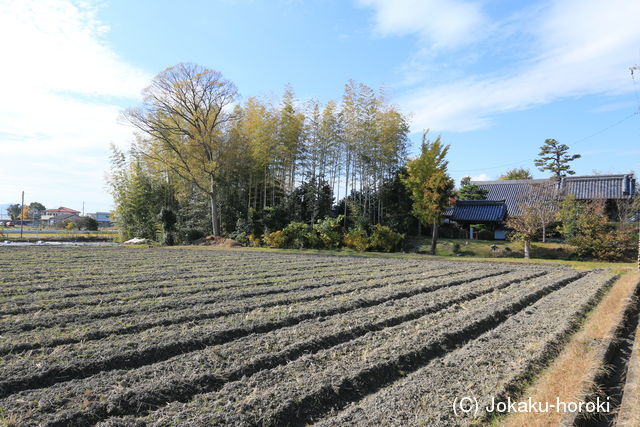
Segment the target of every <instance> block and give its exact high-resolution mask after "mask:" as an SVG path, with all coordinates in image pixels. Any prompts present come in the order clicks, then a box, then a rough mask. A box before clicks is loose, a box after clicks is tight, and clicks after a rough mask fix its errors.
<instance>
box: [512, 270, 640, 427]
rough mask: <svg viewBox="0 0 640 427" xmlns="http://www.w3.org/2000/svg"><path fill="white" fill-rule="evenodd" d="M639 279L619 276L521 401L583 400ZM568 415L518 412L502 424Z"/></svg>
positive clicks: (545, 421) (540, 422) (547, 421)
mask: <svg viewBox="0 0 640 427" xmlns="http://www.w3.org/2000/svg"><path fill="white" fill-rule="evenodd" d="M639 281H640V273H629V274H625V275H623V276H621V277H620V279H619V280H618V281H617V282H616V283H615V284H614V286H613V287H612V288H611V290H610V291H609V292H608V293H607V295H606V296H605V297H604V299H603V300H602V302H601V303H600V304H599V305H598V306H597V307H596V308H595V309H594V310H593V312H592V313H591V314H590V315H589V317H588V318H587V320H586V322H585V323H584V325H583V327H582V328H581V329H580V330H579V331H578V332H577V333H576V334H575V335H574V336H573V337H572V339H571V341H570V342H569V343H568V344H567V345H566V347H565V348H564V349H563V351H562V352H561V353H560V355H559V356H558V358H557V359H556V360H555V362H553V363H552V364H551V366H550V367H549V368H548V369H547V370H545V371H544V372H543V373H542V374H541V375H540V376H539V377H538V378H537V380H536V381H535V382H534V383H533V385H532V386H531V387H530V388H529V389H528V390H527V391H526V392H525V394H524V395H523V396H522V397H521V399H520V400H526V399H528V398H531V399H532V401H534V402H550V404H551V403H555V401H556V399H557V398H559V399H560V401H563V402H571V401H577V400H582V399H584V394H585V391H586V390H589V389H591V387H592V386H593V384H592V382H591V381H592V379H593V378H594V377H595V375H596V373H597V372H598V371H599V370H600V369H601V368H602V367H601V362H602V359H601V358H602V352H603V351H604V348H603V345H604V344H603V343H607V342H608V341H609V340H610V339H611V338H612V335H613V334H614V333H615V329H616V327H617V326H618V324H619V322H620V320H621V318H622V316H623V313H624V311H625V309H626V307H627V305H628V302H629V297H631V295H632V294H633V291H634V289H635V288H636V286H637V285H638V282H639ZM564 416H565V414H563V413H557V412H555V411H549V412H547V413H537V414H536V413H518V414H512V415H509V416H507V417H506V418H504V419H503V420H502V421H501V422H500V425H501V426H508V427H516V426H523V427H525V426H532V425H537V426H551V425H558V424H559V423H560V422H561V421H562V419H563V418H564Z"/></svg>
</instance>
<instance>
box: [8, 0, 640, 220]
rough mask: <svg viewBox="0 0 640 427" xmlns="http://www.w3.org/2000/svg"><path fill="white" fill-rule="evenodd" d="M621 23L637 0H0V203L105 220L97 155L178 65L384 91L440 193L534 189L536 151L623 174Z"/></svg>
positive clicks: (638, 11)
mask: <svg viewBox="0 0 640 427" xmlns="http://www.w3.org/2000/svg"><path fill="white" fill-rule="evenodd" d="M638 16H640V2H638V1H637V0H611V1H606V2H602V1H599V0H550V1H531V2H513V1H506V0H483V1H464V0H446V1H436V0H397V1H384V0H354V1H347V0H343V1H337V0H324V1H321V0H317V1H295V0H288V1H285V0H282V1H278V0H272V1H258V0H254V1H242V0H219V1H181V2H178V1H166V0H165V1H151V0H149V1H142V0H137V1H115V0H114V1H99V2H93V1H82V2H80V1H67V0H59V1H55V0H51V1H33V2H32V1H29V0H24V1H19V2H15V1H10V0H6V1H5V0H0V37H1V38H2V40H5V42H3V43H2V44H1V45H0V54H1V55H2V58H3V67H1V68H0V93H2V96H1V97H0V153H1V154H0V159H2V166H0V203H11V202H17V201H19V197H20V192H21V191H22V190H25V192H26V194H27V200H28V201H34V200H36V201H41V202H43V203H44V204H45V205H46V206H47V207H51V206H57V205H64V206H68V207H72V208H76V209H80V208H81V206H82V202H83V201H84V202H85V206H86V210H87V211H96V210H98V211H101V210H108V209H110V208H111V207H112V201H111V197H110V196H109V194H108V192H107V190H106V185H105V182H104V177H105V173H106V172H107V170H108V166H109V164H108V155H109V144H110V143H114V144H116V145H118V146H120V147H122V148H126V147H127V146H128V144H129V143H130V142H131V141H132V139H133V136H132V132H131V129H130V128H128V127H127V126H126V125H124V124H123V123H121V121H119V120H118V115H119V111H121V110H122V109H124V108H126V107H129V106H134V105H136V104H137V103H139V102H140V91H141V90H142V88H144V87H145V86H146V85H147V84H148V83H149V81H150V79H151V78H152V77H153V76H154V75H155V74H156V73H158V72H160V71H161V70H163V69H164V68H166V67H168V66H171V65H174V64H176V63H178V62H181V61H189V62H195V63H198V64H201V65H204V66H207V67H210V68H214V69H217V70H219V71H221V72H222V73H223V74H224V76H225V77H226V78H228V79H230V80H232V81H233V82H234V83H235V84H236V85H237V87H238V89H239V91H240V93H241V95H242V96H243V97H244V98H246V97H248V96H253V95H256V96H261V97H266V98H269V97H278V96H279V95H280V94H281V93H282V91H283V88H284V86H285V85H286V84H288V83H290V84H291V85H292V86H293V88H294V90H295V92H296V95H297V97H298V98H299V99H301V100H306V99H310V98H315V99H318V100H320V101H322V102H325V101H327V100H329V99H336V100H339V99H340V97H341V94H342V88H343V85H344V84H345V82H346V81H347V80H348V79H354V80H357V81H360V82H363V83H365V84H367V85H369V86H371V87H374V88H380V87H384V89H385V92H386V93H387V95H388V97H389V98H390V100H391V101H392V102H393V103H395V104H396V105H398V107H399V108H401V109H402V110H403V111H404V112H406V113H407V114H410V115H411V125H412V131H413V134H412V135H411V138H412V141H413V147H414V149H415V148H416V146H417V144H418V141H419V140H420V134H421V132H422V130H423V129H426V128H429V129H431V134H432V135H433V136H434V137H435V136H437V135H438V134H441V135H442V137H443V140H444V141H445V142H447V143H449V144H451V151H450V171H451V174H452V176H453V177H454V178H456V180H457V179H459V178H460V177H462V176H465V175H471V176H474V177H477V178H485V179H490V178H495V177H497V176H498V175H499V174H500V173H502V172H504V171H505V170H506V169H508V168H510V167H520V166H523V167H527V168H530V169H531V171H532V172H533V173H534V175H535V176H537V177H542V176H544V175H543V174H542V173H541V172H538V171H537V170H535V169H534V167H533V164H532V159H533V158H534V157H535V155H536V154H537V152H538V147H539V146H540V145H541V144H542V142H543V141H544V139H545V138H555V139H558V140H560V141H561V142H564V143H567V144H569V145H570V146H571V147H572V148H573V149H574V150H573V151H575V152H579V153H581V154H582V155H583V158H582V159H580V160H578V161H576V162H575V170H576V172H578V173H580V174H589V173H592V172H593V171H599V172H604V173H607V172H613V173H626V172H629V171H631V170H636V171H637V170H639V168H638V160H639V159H640V115H634V113H635V112H638V111H639V109H640V102H639V101H638V100H637V98H636V95H637V93H636V92H634V84H633V81H632V79H631V76H630V72H629V67H630V66H633V65H640V26H639V25H638V24H637V17H638ZM7 40H10V41H11V42H10V43H7V42H6V41H7ZM637 85H638V91H640V71H639V72H638V73H637ZM414 152H415V151H414Z"/></svg>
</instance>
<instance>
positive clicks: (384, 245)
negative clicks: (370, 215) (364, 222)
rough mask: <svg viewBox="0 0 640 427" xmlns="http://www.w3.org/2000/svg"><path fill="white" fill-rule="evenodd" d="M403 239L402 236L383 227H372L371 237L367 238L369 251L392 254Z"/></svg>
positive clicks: (378, 225) (377, 225)
mask: <svg viewBox="0 0 640 427" xmlns="http://www.w3.org/2000/svg"><path fill="white" fill-rule="evenodd" d="M403 239H404V235H402V234H400V233H396V232H395V231H393V230H392V229H391V228H389V227H387V226H385V225H380V224H376V225H374V226H373V230H372V232H371V237H370V238H369V249H373V250H378V251H383V252H393V251H394V250H396V249H397V248H398V246H399V245H400V242H402V240H403Z"/></svg>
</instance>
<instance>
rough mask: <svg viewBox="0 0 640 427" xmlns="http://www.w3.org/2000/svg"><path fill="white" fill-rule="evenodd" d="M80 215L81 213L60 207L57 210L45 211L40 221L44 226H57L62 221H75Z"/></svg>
mask: <svg viewBox="0 0 640 427" xmlns="http://www.w3.org/2000/svg"><path fill="white" fill-rule="evenodd" d="M79 215H80V211H76V210H73V209H69V208H65V207H64V206H60V207H59V208H57V209H45V210H44V211H43V212H42V216H41V217H40V221H41V222H42V224H46V225H56V224H58V223H59V222H61V221H64V220H67V219H73V218H76V217H78V216H79Z"/></svg>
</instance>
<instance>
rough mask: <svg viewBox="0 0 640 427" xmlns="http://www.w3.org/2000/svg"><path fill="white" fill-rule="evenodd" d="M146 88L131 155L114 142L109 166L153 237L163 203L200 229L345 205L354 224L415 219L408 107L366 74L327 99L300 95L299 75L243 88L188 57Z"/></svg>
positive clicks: (135, 228) (269, 222)
mask: <svg viewBox="0 0 640 427" xmlns="http://www.w3.org/2000/svg"><path fill="white" fill-rule="evenodd" d="M143 95H144V101H143V103H142V105H141V106H139V107H137V108H134V109H130V110H127V111H125V112H124V113H123V116H124V118H125V119H126V120H127V121H128V122H129V123H131V124H132V125H133V126H134V127H135V128H136V130H137V140H136V142H135V143H134V144H133V146H132V149H131V151H130V153H129V155H127V156H125V155H124V153H122V152H120V151H118V150H117V149H115V148H114V155H113V161H112V168H113V170H112V172H111V174H110V177H109V184H110V187H111V191H112V194H113V195H114V199H115V203H116V215H117V216H118V217H120V218H121V223H122V224H121V225H124V229H125V232H126V233H127V234H129V235H133V234H137V235H146V236H148V237H151V236H150V234H152V230H153V226H152V225H149V224H152V223H153V222H154V221H157V218H156V215H157V214H158V212H159V210H160V208H161V207H167V208H171V209H173V210H174V211H176V212H177V219H176V221H177V225H176V226H177V227H178V228H180V229H181V230H182V233H183V235H187V234H189V233H191V234H192V235H194V236H195V235H199V234H210V233H213V234H214V235H230V234H232V233H235V232H238V231H239V229H241V228H243V229H246V230H245V231H246V232H247V234H249V233H253V232H254V230H253V229H252V228H255V227H256V224H257V223H259V228H261V229H260V230H258V232H269V231H275V229H278V228H281V227H283V226H285V225H286V224H287V223H288V222H291V221H300V222H305V223H308V224H314V223H315V222H317V221H318V220H320V219H323V218H325V217H329V216H332V217H336V216H337V215H340V214H342V215H344V217H343V218H344V221H345V225H346V221H352V222H353V221H364V222H367V223H368V224H385V223H389V222H391V223H393V224H392V225H394V228H396V229H402V228H403V227H405V228H406V226H407V224H406V222H407V221H415V220H412V219H402V220H399V219H398V215H399V214H402V213H403V212H404V213H407V215H406V216H409V215H408V213H409V211H410V209H411V205H410V202H409V200H408V195H407V194H405V193H404V187H403V186H402V184H401V183H400V177H399V171H400V170H401V169H402V167H403V165H404V163H405V161H406V154H407V144H408V134H409V125H408V120H407V117H405V116H404V115H403V114H402V113H401V112H400V111H399V110H398V109H397V108H395V107H394V106H393V105H391V104H389V103H388V102H387V100H386V99H385V97H384V94H383V93H381V92H376V91H374V90H373V89H371V88H369V87H367V86H366V85H364V84H360V83H357V82H354V81H349V82H348V83H347V84H346V85H345V87H344V94H343V96H342V99H340V100H337V101H333V100H332V101H328V102H327V103H325V104H321V103H320V102H318V101H316V100H307V101H302V100H297V99H296V98H295V95H294V91H293V89H292V88H291V87H287V88H286V89H285V91H284V94H283V96H282V98H281V99H279V100H276V101H274V100H263V99H259V98H257V97H248V98H246V99H244V100H242V99H241V98H240V96H239V94H238V91H237V89H236V87H235V86H234V84H233V83H232V82H230V81H228V80H225V79H224V78H223V77H222V75H221V74H220V73H219V72H217V71H213V70H210V69H206V68H203V67H200V66H198V65H194V64H178V65H176V66H174V67H171V68H168V69H166V70H165V71H163V72H162V73H160V74H158V76H156V77H155V78H154V80H153V81H152V83H151V85H150V86H149V87H148V88H147V89H145V91H144V93H143ZM399 205H402V206H399ZM141 218H142V219H141ZM400 223H402V224H400ZM136 224H137V225H136ZM187 240H188V238H187Z"/></svg>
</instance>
